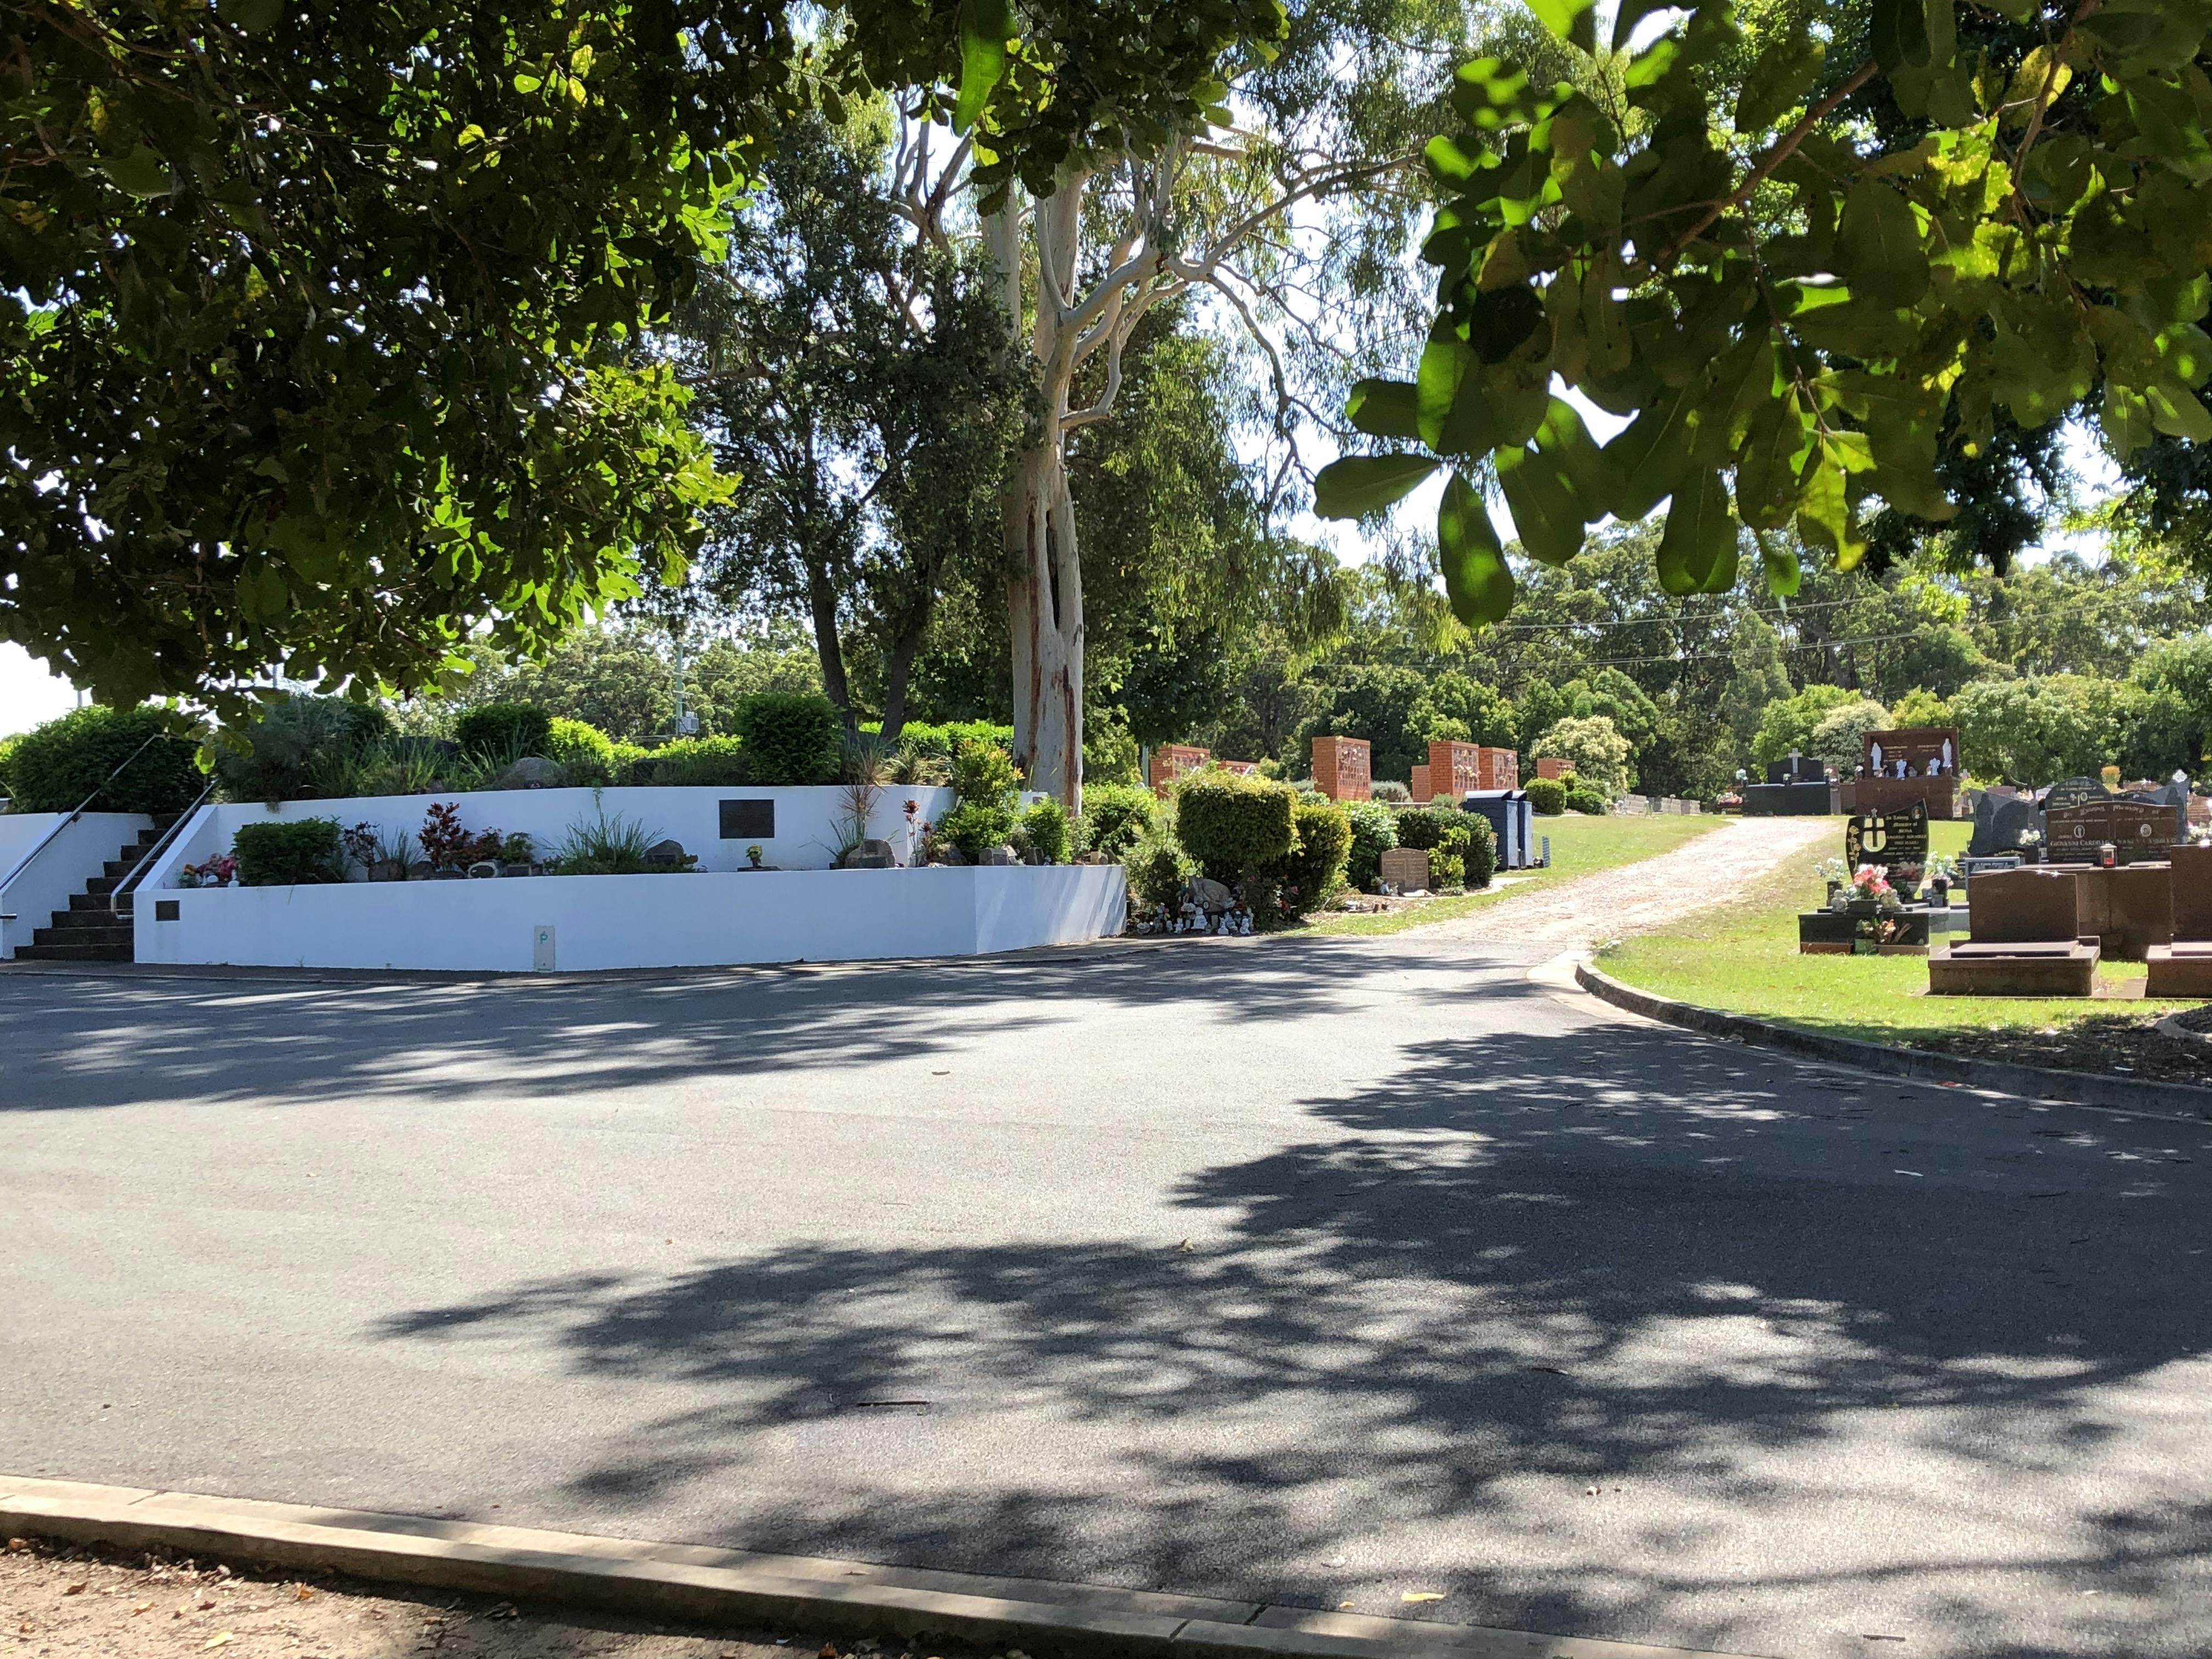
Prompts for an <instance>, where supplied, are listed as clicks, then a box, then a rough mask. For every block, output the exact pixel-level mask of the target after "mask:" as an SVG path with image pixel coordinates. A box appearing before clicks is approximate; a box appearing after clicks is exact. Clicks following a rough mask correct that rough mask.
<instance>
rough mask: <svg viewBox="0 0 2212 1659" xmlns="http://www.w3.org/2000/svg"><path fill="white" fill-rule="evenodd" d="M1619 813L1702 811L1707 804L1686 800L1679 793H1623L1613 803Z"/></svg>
mask: <svg viewBox="0 0 2212 1659" xmlns="http://www.w3.org/2000/svg"><path fill="white" fill-rule="evenodd" d="M1613 811H1615V812H1618V813H1626V814H1634V813H1638V812H1674V813H1679V814H1687V813H1692V812H1702V811H1705V803H1704V802H1703V801H1699V800H1684V799H1682V798H1681V797H1680V796H1679V795H1623V796H1621V797H1620V799H1618V800H1616V801H1614V802H1613Z"/></svg>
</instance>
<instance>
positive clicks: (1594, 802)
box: [1567, 786, 1607, 818]
mask: <svg viewBox="0 0 2212 1659" xmlns="http://www.w3.org/2000/svg"><path fill="white" fill-rule="evenodd" d="M1606 806H1607V802H1606V799H1605V796H1604V795H1603V794H1602V793H1600V792H1599V791H1597V790H1595V789H1585V788H1583V787H1579V786H1577V787H1575V788H1572V789H1570V790H1568V791H1567V811H1570V812H1584V813H1588V814H1589V816H1590V817H1595V818H1601V817H1604V816H1605V814H1606Z"/></svg>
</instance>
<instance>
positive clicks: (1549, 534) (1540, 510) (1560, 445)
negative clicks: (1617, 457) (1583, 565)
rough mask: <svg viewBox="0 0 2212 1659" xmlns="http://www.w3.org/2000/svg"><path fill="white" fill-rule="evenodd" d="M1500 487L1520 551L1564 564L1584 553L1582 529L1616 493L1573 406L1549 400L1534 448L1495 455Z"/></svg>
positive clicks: (1602, 459) (1602, 512)
mask: <svg viewBox="0 0 2212 1659" xmlns="http://www.w3.org/2000/svg"><path fill="white" fill-rule="evenodd" d="M1493 459H1494V461H1495V463H1496V465H1497V467H1498V487H1499V488H1500V489H1502V490H1503V491H1504V495H1505V505H1506V507H1508V508H1509V509H1510V511H1511V513H1512V514H1513V524H1514V527H1515V529H1516V530H1517V531H1518V532H1519V533H1520V538H1521V545H1522V549H1523V550H1525V551H1526V552H1527V553H1528V556H1530V557H1531V558H1533V559H1536V560H1539V561H1541V562H1543V563H1545V564H1550V565H1563V564H1565V563H1566V562H1567V561H1568V560H1570V559H1571V558H1573V557H1574V556H1575V555H1576V554H1577V553H1579V552H1581V551H1582V550H1583V526H1585V525H1588V524H1589V523H1590V522H1591V521H1592V520H1596V519H1601V518H1603V517H1604V516H1605V514H1606V513H1607V503H1608V502H1609V501H1611V499H1612V497H1613V495H1614V494H1615V493H1616V491H1615V486H1614V485H1613V477H1612V468H1611V466H1610V465H1608V464H1607V460H1606V458H1605V454H1604V452H1602V451H1601V450H1600V449H1599V448H1598V447H1597V444H1596V443H1595V441H1594V440H1592V438H1591V437H1590V435H1589V428H1586V427H1584V426H1583V422H1582V416H1579V415H1577V413H1576V412H1575V409H1574V405H1573V404H1570V403H1567V402H1565V401H1564V400H1563V399H1560V398H1553V400H1552V404H1551V407H1550V409H1549V410H1548V411H1547V413H1546V415H1545V417H1544V424H1543V425H1542V427H1541V428H1539V429H1538V431H1537V434H1536V447H1534V449H1524V448H1522V447H1520V446H1519V445H1514V446H1511V447H1508V448H1504V449H1501V450H1499V451H1498V452H1497V453H1496V455H1495V456H1494V457H1493Z"/></svg>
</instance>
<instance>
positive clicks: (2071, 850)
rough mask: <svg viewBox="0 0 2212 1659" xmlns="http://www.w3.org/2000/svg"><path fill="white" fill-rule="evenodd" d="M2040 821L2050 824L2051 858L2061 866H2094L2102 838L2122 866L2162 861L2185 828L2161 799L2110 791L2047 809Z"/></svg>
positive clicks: (2177, 813) (2175, 812)
mask: <svg viewBox="0 0 2212 1659" xmlns="http://www.w3.org/2000/svg"><path fill="white" fill-rule="evenodd" d="M2053 793H2056V792H2055V791H2054V792H2053ZM2044 820H2045V823H2047V824H2048V825H2049V826H2050V836H2051V857H2052V858H2053V859H2055V860H2057V861H2058V862H2060V863H2062V864H2094V863H2096V862H2097V860H2098V849H2099V848H2101V847H2102V846H2103V845H2104V844H2105V843H2106V842H2112V849H2113V854H2114V858H2115V860H2116V861H2117V862H2118V863H2121V864H2142V863H2146V862H2148V861H2150V860H2156V859H2164V858H2166V857H2167V856H2168V855H2169V854H2170V853H2171V852H2172V848H2173V844H2174V843H2175V842H2177V841H2179V840H2180V839H2181V835H2182V830H2183V827H2184V826H2183V823H2182V822H2181V819H2180V814H2179V811H2177V810H2176V809H2175V808H2174V807H2172V806H2171V805H2168V804H2167V803H2166V802H2165V801H2162V800H2146V799H2142V798H2141V797H2134V798H2123V797H2120V796H2115V795H2105V796H2101V797H2100V798H2098V799H2092V800H2087V801H2084V802H2081V804H2080V805H2066V806H2061V807H2059V808H2058V809H2057V811H2045V814H2044Z"/></svg>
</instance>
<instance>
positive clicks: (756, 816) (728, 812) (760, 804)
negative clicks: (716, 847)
mask: <svg viewBox="0 0 2212 1659" xmlns="http://www.w3.org/2000/svg"><path fill="white" fill-rule="evenodd" d="M774 838H775V802H774V801H772V800H726V801H724V802H723V803H722V839H723V840H724V841H770V840H773V839H774Z"/></svg>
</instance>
